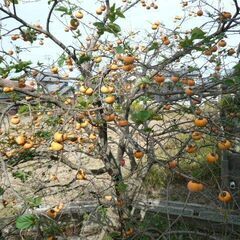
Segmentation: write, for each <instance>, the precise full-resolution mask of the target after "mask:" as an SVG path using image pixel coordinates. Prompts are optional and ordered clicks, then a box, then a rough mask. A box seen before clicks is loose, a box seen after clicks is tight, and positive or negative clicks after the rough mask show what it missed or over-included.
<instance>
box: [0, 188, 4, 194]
mask: <svg viewBox="0 0 240 240" xmlns="http://www.w3.org/2000/svg"><path fill="white" fill-rule="evenodd" d="M4 192H5V190H4V189H3V188H2V187H0V196H2V195H3V194H4Z"/></svg>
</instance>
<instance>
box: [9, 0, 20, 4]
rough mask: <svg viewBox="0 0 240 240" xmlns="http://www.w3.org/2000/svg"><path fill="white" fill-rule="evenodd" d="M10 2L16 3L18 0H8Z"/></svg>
mask: <svg viewBox="0 0 240 240" xmlns="http://www.w3.org/2000/svg"><path fill="white" fill-rule="evenodd" d="M9 1H10V2H11V3H14V4H18V3H19V2H18V0H9Z"/></svg>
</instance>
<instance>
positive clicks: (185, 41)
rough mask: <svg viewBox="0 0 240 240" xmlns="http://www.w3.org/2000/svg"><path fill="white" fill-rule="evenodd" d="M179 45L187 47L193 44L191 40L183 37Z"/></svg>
mask: <svg viewBox="0 0 240 240" xmlns="http://www.w3.org/2000/svg"><path fill="white" fill-rule="evenodd" d="M180 46H181V47H183V48H189V47H192V46H193V40H192V39H189V38H188V37H185V39H184V40H182V41H180Z"/></svg>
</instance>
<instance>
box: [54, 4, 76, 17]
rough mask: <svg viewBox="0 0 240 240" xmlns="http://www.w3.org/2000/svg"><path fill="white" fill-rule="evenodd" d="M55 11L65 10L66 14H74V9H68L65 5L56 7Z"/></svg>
mask: <svg viewBox="0 0 240 240" xmlns="http://www.w3.org/2000/svg"><path fill="white" fill-rule="evenodd" d="M55 11H58V12H63V13H64V14H67V15H71V14H72V11H71V10H70V9H68V8H66V7H63V6H60V7H58V8H55Z"/></svg>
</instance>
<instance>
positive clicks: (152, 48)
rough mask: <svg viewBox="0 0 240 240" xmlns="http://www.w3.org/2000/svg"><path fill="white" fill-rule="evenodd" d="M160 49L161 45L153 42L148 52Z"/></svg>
mask: <svg viewBox="0 0 240 240" xmlns="http://www.w3.org/2000/svg"><path fill="white" fill-rule="evenodd" d="M158 48H159V43H158V42H153V43H152V45H151V46H150V48H149V49H148V51H151V50H155V49H158Z"/></svg>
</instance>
